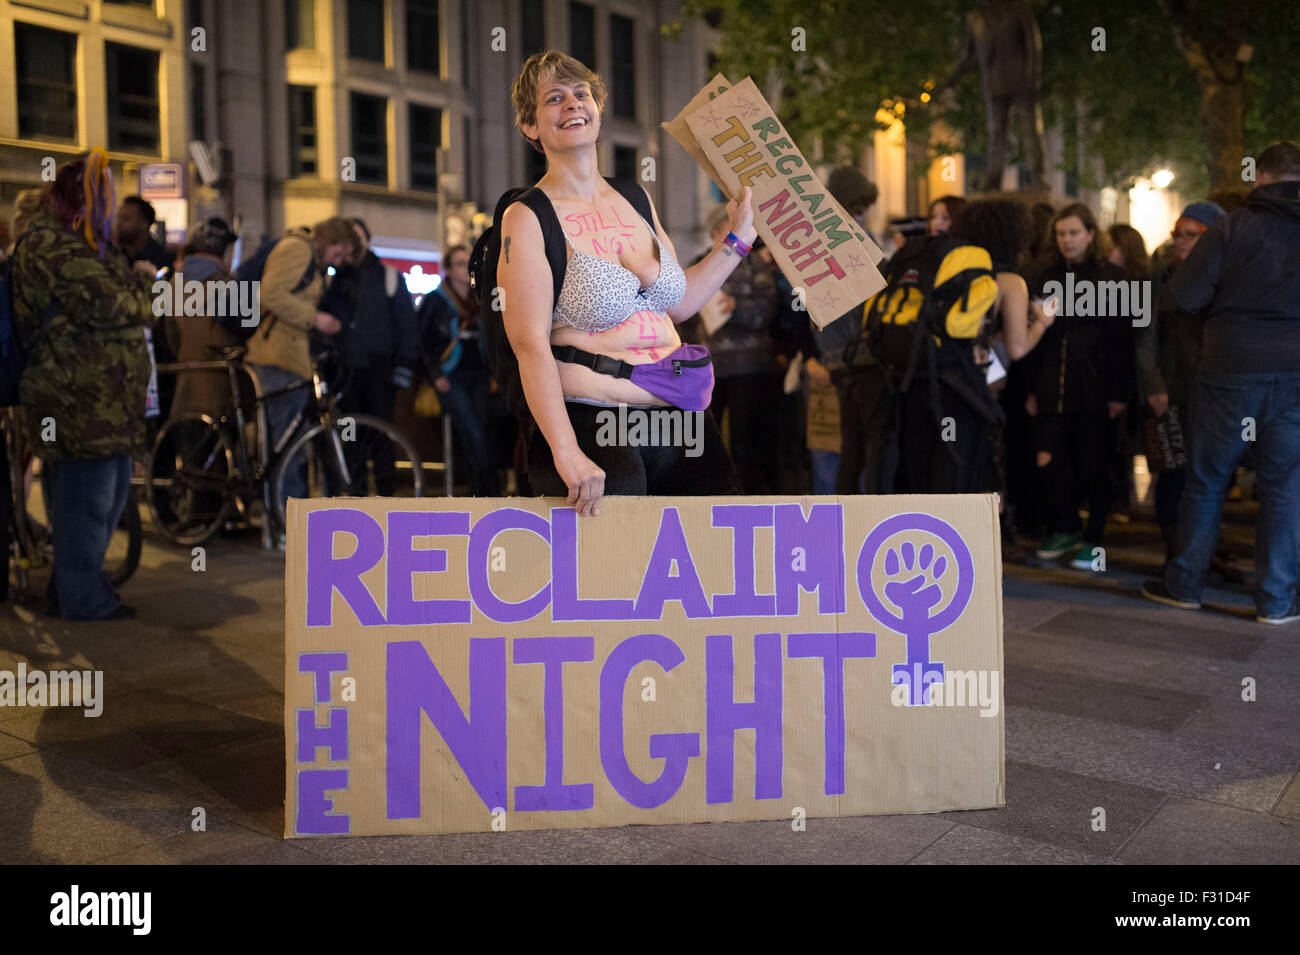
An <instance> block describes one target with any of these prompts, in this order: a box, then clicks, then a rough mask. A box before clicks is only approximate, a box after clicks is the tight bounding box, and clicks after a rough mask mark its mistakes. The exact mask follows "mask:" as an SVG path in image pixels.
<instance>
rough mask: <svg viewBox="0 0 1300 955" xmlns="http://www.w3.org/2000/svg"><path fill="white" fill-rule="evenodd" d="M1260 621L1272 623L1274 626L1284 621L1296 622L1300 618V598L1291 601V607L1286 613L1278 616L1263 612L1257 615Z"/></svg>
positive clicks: (1256, 618)
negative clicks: (1264, 614)
mask: <svg viewBox="0 0 1300 955" xmlns="http://www.w3.org/2000/svg"><path fill="white" fill-rule="evenodd" d="M1255 620H1256V621H1258V622H1259V623H1271V624H1273V625H1274V626H1277V625H1279V624H1283V623H1294V622H1295V621H1297V620H1300V598H1297V599H1296V600H1292V601H1291V609H1290V610H1287V611H1286V612H1285V613H1281V614H1278V615H1277V616H1276V617H1265V616H1263V615H1262V614H1261V615H1259V616H1257V617H1255Z"/></svg>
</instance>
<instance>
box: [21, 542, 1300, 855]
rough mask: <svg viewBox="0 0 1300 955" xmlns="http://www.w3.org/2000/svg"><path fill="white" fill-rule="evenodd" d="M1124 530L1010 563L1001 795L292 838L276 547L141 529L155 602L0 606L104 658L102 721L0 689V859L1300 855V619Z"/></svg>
mask: <svg viewBox="0 0 1300 955" xmlns="http://www.w3.org/2000/svg"><path fill="white" fill-rule="evenodd" d="M1238 531H1239V533H1238V535H1237V536H1238V537H1240V536H1241V532H1240V529H1238ZM1113 536H1114V543H1112V545H1111V546H1110V548H1109V550H1108V561H1109V564H1110V569H1109V571H1108V572H1107V573H1106V574H1105V575H1095V576H1094V575H1088V574H1082V573H1080V572H1076V571H1071V570H1066V569H1062V568H1060V567H1057V566H1055V565H1041V564H1039V565H1035V566H1019V565H1007V568H1006V576H1005V582H1004V590H1005V597H1006V599H1005V659H1006V662H1005V666H1006V673H1005V684H1004V685H1005V689H1006V755H1007V786H1006V792H1007V804H1006V806H1005V808H1002V809H997V810H982V811H977V812H947V813H938V814H930V815H910V816H868V817H858V818H847V819H813V820H809V822H808V826H807V831H806V832H803V833H797V832H793V831H792V829H791V826H790V824H789V823H788V822H783V821H776V822H751V823H716V824H707V823H706V824H699V825H673V826H638V827H627V828H621V829H589V830H572V829H569V830H562V831H543V832H506V833H475V834H466V835H447V836H418V837H416V836H395V837H378V838H351V839H314V840H289V841H286V840H284V839H282V838H281V836H280V834H281V833H282V832H283V823H284V807H283V798H284V763H283V730H282V719H283V706H284V695H283V691H284V672H283V669H284V668H283V651H284V616H283V613H284V611H283V607H284V581H283V556H282V555H280V554H278V553H274V552H271V553H267V552H263V551H262V550H260V549H259V548H258V547H257V546H256V544H255V542H254V541H253V540H251V539H246V540H218V541H214V542H212V543H211V544H210V545H209V547H208V554H207V564H208V570H207V571H206V572H204V573H202V574H199V573H195V572H193V571H192V570H191V567H190V556H189V552H188V551H187V550H181V549H175V548H169V547H166V546H164V545H162V544H161V543H159V542H158V541H157V540H156V539H153V538H152V537H151V536H148V535H147V536H146V546H145V554H144V561H143V564H142V566H141V568H140V570H139V571H138V572H137V574H136V576H135V578H134V579H133V580H131V581H130V582H129V583H128V584H127V585H126V587H125V588H124V589H123V597H124V599H126V600H127V601H128V602H129V603H131V604H132V605H134V606H136V607H137V608H138V609H139V611H140V615H139V618H138V619H137V620H134V621H115V622H109V623H99V624H77V623H65V622H62V621H58V620H51V619H50V618H47V617H45V616H43V615H41V614H40V613H39V612H38V610H39V606H40V605H39V603H38V602H36V601H34V600H19V601H17V602H14V601H11V602H10V603H9V604H6V605H3V606H0V669H9V670H13V669H15V668H16V667H17V665H18V663H19V662H25V663H26V664H27V666H28V667H29V668H32V667H40V668H42V669H49V668H51V667H57V666H67V667H77V668H98V669H103V670H105V671H106V672H107V673H108V674H109V677H108V679H109V681H111V682H109V683H108V686H107V687H106V689H107V692H108V693H109V694H110V700H111V705H110V706H108V707H106V708H105V712H104V715H103V716H102V717H101V718H99V719H96V720H86V719H84V718H83V717H82V716H81V715H80V712H79V711H74V712H69V711H66V710H56V709H50V710H36V711H33V710H29V709H19V708H12V709H0V861H2V862H6V863H224V864H234V863H248V864H281V863H288V864H317V863H320V864H344V863H376V862H394V863H493V862H506V863H547V862H549V863H555V862H560V863H600V862H606V863H785V862H792V863H809V862H815V863H890V864H902V863H916V864H955V863H1011V864H1025V863H1030V864H1040V863H1041V864H1051V863H1096V864H1115V863H1119V864H1124V863H1170V864H1200V863H1223V862H1236V863H1245V864H1253V863H1271V864H1277V863H1284V864H1285V863H1290V864H1296V863H1300V778H1297V770H1300V624H1297V625H1291V626H1288V627H1266V626H1262V625H1259V624H1257V623H1255V622H1254V620H1253V615H1247V614H1246V608H1248V607H1249V598H1248V597H1246V596H1245V593H1246V591H1243V590H1241V589H1240V588H1238V589H1237V590H1236V591H1223V592H1216V599H1219V600H1221V601H1222V602H1224V603H1235V604H1236V605H1237V607H1238V608H1239V609H1238V612H1237V613H1232V612H1227V611H1224V612H1202V613H1188V612H1185V611H1178V610H1173V609H1166V608H1163V607H1159V606H1156V605H1154V604H1151V603H1149V602H1147V601H1145V600H1143V599H1142V598H1141V597H1140V596H1139V595H1138V593H1137V587H1138V584H1139V583H1140V581H1141V579H1142V577H1143V576H1144V574H1146V575H1149V574H1150V573H1151V572H1152V571H1153V569H1154V567H1155V564H1156V563H1158V558H1157V557H1156V554H1155V544H1154V541H1155V539H1156V538H1155V533H1154V528H1153V527H1151V526H1150V525H1141V524H1140V523H1138V522H1135V523H1134V524H1132V525H1129V526H1127V527H1123V528H1120V529H1118V531H1117V532H1116V533H1115V534H1114V535H1113ZM1246 553H1249V550H1248V548H1247V549H1246ZM39 585H40V584H39V582H38V586H39ZM1248 678H1249V680H1251V681H1253V682H1254V686H1255V692H1256V695H1257V699H1256V700H1255V701H1254V702H1245V701H1243V699H1242V695H1243V681H1245V680H1247V679H1248ZM196 807H202V808H203V810H204V811H205V813H206V818H207V831H206V832H202V833H199V832H194V831H192V829H191V818H192V811H193V810H194V809H195V808H196ZM1098 809H1101V810H1104V813H1105V829H1104V830H1094V825H1093V821H1094V819H1096V818H1098V815H1097V812H1096V811H1097V810H1098Z"/></svg>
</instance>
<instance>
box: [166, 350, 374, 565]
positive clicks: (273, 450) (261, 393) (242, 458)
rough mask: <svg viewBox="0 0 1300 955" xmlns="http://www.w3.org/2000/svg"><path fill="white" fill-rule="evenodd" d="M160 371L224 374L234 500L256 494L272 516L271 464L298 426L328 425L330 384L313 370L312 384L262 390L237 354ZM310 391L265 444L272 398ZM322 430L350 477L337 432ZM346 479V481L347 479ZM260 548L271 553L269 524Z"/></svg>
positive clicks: (224, 421)
mask: <svg viewBox="0 0 1300 955" xmlns="http://www.w3.org/2000/svg"><path fill="white" fill-rule="evenodd" d="M157 370H158V371H159V372H170V373H178V372H182V371H219V370H224V371H226V373H227V375H228V378H229V381H230V398H231V407H232V414H233V416H234V421H233V424H234V426H235V441H234V445H235V458H236V460H235V464H236V467H237V469H238V471H239V475H240V477H241V478H242V487H241V489H240V491H239V496H240V497H241V498H242V499H243V500H244V501H253V500H255V499H256V498H257V497H258V495H259V494H260V496H261V498H262V508H263V513H265V514H271V513H273V507H272V501H271V481H270V480H269V478H270V475H271V474H272V473H273V472H274V469H275V464H276V462H277V461H278V460H279V459H280V456H281V455H282V454H283V453H284V452H285V449H286V448H287V447H288V446H289V443H290V442H291V441H292V440H293V439H294V438H295V437H296V436H297V434H298V432H299V430H300V429H301V428H302V426H303V425H304V424H305V423H306V422H307V421H309V420H310V419H311V417H313V416H314V417H315V418H316V419H317V420H319V421H320V422H321V423H322V424H329V423H330V422H331V421H332V419H333V416H334V414H333V410H332V408H330V407H329V406H328V404H326V406H325V407H321V403H322V402H326V399H327V398H328V397H329V385H328V384H327V383H326V381H325V380H324V379H323V378H322V377H321V376H320V373H319V370H318V369H317V368H316V367H315V366H314V365H313V368H312V377H311V380H305V379H304V380H303V381H301V382H298V383H297V384H293V385H290V386H289V387H287V388H277V389H274V390H271V391H265V390H263V387H262V382H261V380H260V379H259V378H258V376H257V372H256V371H255V370H254V369H253V368H251V367H250V366H249V365H248V363H247V362H246V361H245V360H244V357H243V356H242V355H241V356H240V357H237V358H223V359H221V360H218V361H196V362H173V363H165V364H160V365H158V366H157ZM241 372H242V373H244V374H247V375H248V377H249V379H250V380H251V381H252V383H253V400H254V404H255V410H256V415H257V441H258V449H257V451H258V454H257V466H256V467H254V466H253V460H252V456H251V455H250V454H249V448H248V441H247V438H246V435H245V426H246V425H247V423H248V419H247V416H246V415H245V413H244V403H243V398H242V396H241V391H242V389H241V388H240V381H239V375H240V373H241ZM308 387H310V388H311V389H312V393H311V395H310V397H309V400H308V403H307V406H306V407H304V408H303V409H302V410H301V411H299V412H298V413H297V414H296V415H294V418H293V420H292V421H291V422H290V424H289V427H287V428H286V429H285V431H284V434H282V435H280V438H279V440H278V441H276V442H275V444H274V445H272V444H271V443H270V433H271V429H270V421H269V419H268V417H267V405H268V402H270V400H271V399H272V398H277V397H279V396H281V395H287V394H289V393H290V392H294V391H298V390H300V389H302V388H308ZM230 420H231V417H230V415H229V414H227V415H223V416H222V417H221V419H220V420H219V421H218V422H217V425H218V426H219V427H221V426H225V425H227V423H228V422H230ZM326 430H327V431H328V432H330V434H331V438H332V440H331V445H332V446H333V448H334V453H335V455H336V456H337V458H338V461H339V465H340V467H341V469H342V470H341V473H342V474H344V475H345V476H348V475H349V472H348V469H347V463H346V461H345V459H344V454H343V446H342V443H341V442H340V441H339V439H338V434H337V431H336V429H334V428H333V427H327V428H326ZM348 479H349V480H350V476H349V477H348ZM262 546H263V548H265V549H268V550H269V549H270V548H271V547H272V546H274V542H273V541H272V539H271V527H270V522H269V521H263V522H262Z"/></svg>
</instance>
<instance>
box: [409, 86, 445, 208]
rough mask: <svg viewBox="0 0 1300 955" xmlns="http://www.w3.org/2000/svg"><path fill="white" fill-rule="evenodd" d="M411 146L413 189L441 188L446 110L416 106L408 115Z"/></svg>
mask: <svg viewBox="0 0 1300 955" xmlns="http://www.w3.org/2000/svg"><path fill="white" fill-rule="evenodd" d="M407 120H408V122H407V130H406V134H407V138H408V139H409V140H410V143H411V188H412V189H430V190H437V188H438V150H439V149H440V148H441V147H442V110H440V109H435V108H433V107H432V106H419V105H417V104H415V103H412V104H411V106H410V110H409V111H408V114H407Z"/></svg>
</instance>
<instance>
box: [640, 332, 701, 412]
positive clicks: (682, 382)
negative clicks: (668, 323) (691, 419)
mask: <svg viewBox="0 0 1300 955" xmlns="http://www.w3.org/2000/svg"><path fill="white" fill-rule="evenodd" d="M632 384H634V385H640V386H641V387H642V388H644V389H645V390H646V391H648V392H650V394H652V395H654V396H655V397H656V398H662V399H663V400H664V401H666V402H668V403H669V404H670V405H672V406H673V407H675V408H681V409H682V410H683V411H703V410H704V409H705V408H707V407H708V406H709V401H710V400H711V399H712V398H713V359H712V358H710V357H709V350H708V349H707V348H705V347H704V346H703V345H683V346H682V347H681V348H679V349H677V350H676V351H675V352H673V353H672V354H671V355H669V356H668V357H667V358H661V359H660V360H659V361H655V362H650V363H648V364H645V365H633V366H632Z"/></svg>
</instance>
